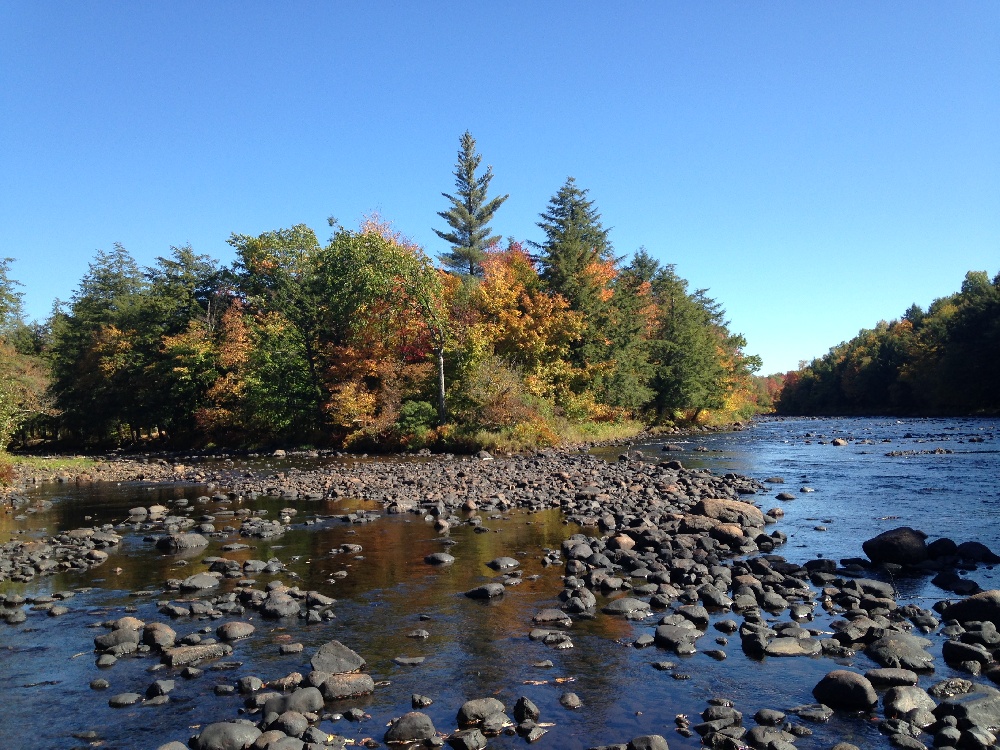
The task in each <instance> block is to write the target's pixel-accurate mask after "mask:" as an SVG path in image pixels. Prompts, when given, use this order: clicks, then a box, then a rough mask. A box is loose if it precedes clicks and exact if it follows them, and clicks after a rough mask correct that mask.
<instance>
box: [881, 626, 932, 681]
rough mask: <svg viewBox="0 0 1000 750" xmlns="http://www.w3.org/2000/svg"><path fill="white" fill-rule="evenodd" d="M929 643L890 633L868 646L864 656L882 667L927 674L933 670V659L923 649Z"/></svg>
mask: <svg viewBox="0 0 1000 750" xmlns="http://www.w3.org/2000/svg"><path fill="white" fill-rule="evenodd" d="M929 643H930V642H929V641H928V640H927V639H926V638H919V637H917V636H914V635H907V634H904V633H890V634H889V635H886V636H883V637H882V638H879V639H878V640H877V641H875V642H873V643H871V644H869V645H868V647H867V648H865V654H867V655H868V656H869V657H870V658H871V659H872V660H873V661H875V662H876V663H878V664H880V665H882V666H883V667H892V668H895V669H910V670H913V671H914V672H929V671H933V669H934V657H933V656H931V654H930V653H928V652H927V651H926V650H925V648H924V646H925V645H929Z"/></svg>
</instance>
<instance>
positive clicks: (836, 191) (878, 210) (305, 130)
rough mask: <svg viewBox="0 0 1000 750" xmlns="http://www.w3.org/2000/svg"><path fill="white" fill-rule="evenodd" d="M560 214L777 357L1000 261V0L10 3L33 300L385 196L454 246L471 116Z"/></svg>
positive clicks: (353, 212) (27, 285)
mask: <svg viewBox="0 0 1000 750" xmlns="http://www.w3.org/2000/svg"><path fill="white" fill-rule="evenodd" d="M466 129H469V130H470V131H471V132H472V134H473V135H474V136H475V138H476V140H477V143H478V147H479V151H480V153H482V155H483V157H484V162H485V163H489V164H491V165H492V166H493V171H494V174H495V179H494V181H493V184H492V188H491V192H492V193H493V194H499V193H510V196H511V197H510V199H509V200H508V201H507V202H506V203H505V204H504V206H503V207H502V208H501V209H500V211H499V212H498V213H497V216H496V217H495V220H494V222H493V228H494V230H495V231H496V232H498V233H500V234H502V235H504V236H514V237H516V238H518V239H522V240H524V239H535V240H537V239H541V233H540V231H539V230H538V229H537V228H536V226H535V222H536V221H537V220H538V214H539V213H540V212H541V211H543V210H544V209H545V206H546V204H547V202H548V200H549V198H550V197H551V196H552V195H553V194H554V193H555V192H556V191H557V190H558V188H559V187H560V185H562V183H563V182H564V181H565V179H566V177H567V176H570V175H572V176H574V177H575V178H576V180H577V182H578V184H579V185H580V186H581V187H584V188H587V189H589V190H590V197H591V198H593V199H594V200H595V202H596V205H597V206H598V208H599V210H600V211H601V213H602V215H603V219H604V222H605V225H606V226H610V227H612V232H611V239H612V242H613V243H614V246H615V249H616V251H617V252H618V253H619V254H622V255H626V254H631V253H632V252H634V251H635V250H636V249H637V248H639V247H640V246H645V247H646V248H647V250H649V252H650V253H652V254H653V255H654V256H655V257H656V258H658V259H660V260H661V261H662V262H665V263H674V264H676V266H677V271H678V273H680V275H681V276H683V277H685V278H687V279H688V280H689V281H690V282H691V284H692V286H693V287H696V288H701V287H707V288H708V289H709V290H710V294H711V296H713V297H715V298H716V299H718V300H719V301H720V302H721V303H722V304H723V306H724V307H725V308H726V310H727V312H728V316H729V318H730V320H731V321H732V326H731V327H732V328H733V330H735V331H740V332H742V333H743V334H744V335H745V336H746V337H747V339H748V347H747V350H748V351H749V352H751V353H757V354H760V355H761V356H762V357H763V360H764V372H774V371H783V370H787V369H790V368H794V367H795V366H796V365H797V363H798V361H799V360H801V359H811V358H812V357H814V356H817V355H821V354H823V353H825V352H826V351H827V349H829V347H831V346H833V345H835V344H837V343H839V342H841V341H844V340H846V339H849V338H850V337H852V336H853V335H854V334H856V333H857V332H858V330H859V329H861V328H865V327H872V326H873V325H874V324H875V323H876V322H877V321H878V320H880V319H891V318H894V317H899V316H900V315H901V314H902V313H903V311H904V310H905V309H906V308H907V307H908V306H909V305H910V303H912V302H918V303H920V304H923V305H926V304H927V303H929V302H930V301H931V300H932V299H933V298H935V297H939V296H943V295H946V294H950V293H951V292H954V291H956V290H957V289H958V288H959V286H960V284H961V281H962V278H963V277H964V275H965V272H966V271H968V270H970V269H976V270H986V271H988V272H989V273H990V275H991V276H992V275H993V274H995V273H997V272H998V271H1000V3H996V2H992V1H991V2H958V3H937V2H935V3H924V2H906V3H901V2H892V3H880V2H871V3H853V4H847V3H801V2H754V3H736V2H716V3H681V2H662V3H630V2H620V3H619V2H614V3H608V2H580V1H577V2H546V3H538V2H521V3H518V2H510V3H474V2H465V3H451V2H448V3H446V2H398V3H389V2H382V3H378V2H374V3H347V2H336V3H334V2H324V3H308V2H298V3H289V4H285V3H280V4H279V3H264V2H249V3H243V2H240V3H230V2H212V3H202V2H183V1H182V2H170V3H165V2H142V3H140V2H69V1H68V0H67V1H65V2H49V3H38V2H34V1H31V2H21V1H20V0H0V144H2V147H0V175H2V179H0V253H2V255H7V256H12V257H14V258H16V259H17V261H16V262H15V263H14V264H13V266H12V275H13V276H14V277H15V278H17V279H19V280H20V281H21V282H23V284H24V288H23V291H24V292H25V302H26V309H27V312H28V315H29V317H33V318H39V319H42V318H44V317H46V316H47V315H48V312H49V310H50V309H51V305H52V302H53V299H55V298H57V297H58V298H61V299H64V300H65V299H68V298H69V297H70V296H71V295H72V293H73V290H74V288H75V287H76V285H77V283H78V281H79V280H80V278H81V276H82V275H83V274H84V273H85V272H86V270H87V265H88V263H89V262H90V260H91V259H92V258H93V256H94V253H95V252H96V250H97V249H110V248H111V246H112V244H113V243H114V242H121V243H122V244H124V245H125V247H126V248H127V249H128V250H129V251H130V252H131V253H132V254H133V255H134V256H135V257H136V258H137V260H138V261H139V262H140V263H141V264H143V265H149V264H152V263H153V262H154V259H155V258H156V257H157V256H160V255H167V254H168V253H169V250H170V247H171V246H172V245H176V246H179V245H184V244H188V243H190V244H191V245H192V247H194V249H195V250H196V251H198V252H202V253H207V254H209V255H212V256H214V257H216V258H219V259H221V260H223V261H225V262H228V261H230V260H231V259H232V254H231V252H230V248H229V246H228V245H227V244H226V239H227V238H228V237H229V235H230V234H231V233H233V232H236V233H241V234H257V233H260V232H263V231H267V230H270V229H277V228H280V227H287V226H291V225H292V224H296V223H306V224H309V225H310V226H312V227H313V228H315V229H316V230H317V232H318V233H319V234H320V236H321V237H326V236H327V234H328V229H327V227H326V217H327V216H330V215H335V216H336V217H338V218H339V219H340V221H341V222H342V223H343V224H344V225H345V226H349V227H350V226H356V224H357V222H358V221H359V220H360V219H361V217H362V216H364V215H365V214H367V213H370V212H372V211H379V212H380V213H381V214H382V215H383V216H384V217H385V218H387V219H391V220H392V221H393V222H394V224H395V226H396V228H397V229H399V230H401V231H403V232H404V233H406V234H407V235H409V236H410V237H412V238H413V239H415V240H416V241H418V242H420V243H421V244H422V245H423V246H424V247H425V248H426V250H427V251H428V252H429V253H431V254H437V253H440V252H443V251H445V250H446V249H447V248H446V246H445V244H444V243H443V241H441V240H439V239H438V238H437V237H436V235H434V233H433V232H432V227H437V228H442V229H443V228H444V223H443V221H442V220H440V219H439V218H438V217H437V216H436V212H437V211H441V210H444V209H445V208H446V207H447V206H446V201H445V200H444V199H443V198H442V197H441V195H440V194H441V193H442V192H451V191H452V189H453V187H454V178H453V175H452V171H453V169H454V163H455V159H456V155H457V151H458V140H459V136H460V135H461V133H462V132H463V131H464V130H466Z"/></svg>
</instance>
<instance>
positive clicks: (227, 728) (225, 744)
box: [192, 722, 261, 750]
mask: <svg viewBox="0 0 1000 750" xmlns="http://www.w3.org/2000/svg"><path fill="white" fill-rule="evenodd" d="M260 735H261V731H260V730H259V729H258V728H257V727H255V726H254V725H253V724H248V723H247V724H245V723H242V722H240V723H235V722H217V723H215V724H209V725H208V726H207V727H205V728H204V729H203V730H202V731H201V734H199V735H198V736H197V737H195V738H194V740H193V741H192V747H193V748H194V750H243V749H244V748H248V747H250V745H252V744H253V742H254V740H256V739H257V738H258V737H260Z"/></svg>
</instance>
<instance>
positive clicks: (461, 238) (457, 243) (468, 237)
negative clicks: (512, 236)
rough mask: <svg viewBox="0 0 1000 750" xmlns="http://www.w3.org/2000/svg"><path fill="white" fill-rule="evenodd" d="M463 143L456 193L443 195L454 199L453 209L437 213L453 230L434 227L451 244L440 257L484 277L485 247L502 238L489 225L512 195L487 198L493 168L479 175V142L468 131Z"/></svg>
mask: <svg viewBox="0 0 1000 750" xmlns="http://www.w3.org/2000/svg"><path fill="white" fill-rule="evenodd" d="M461 144H462V146H461V149H460V150H459V152H458V163H457V164H456V165H455V188H456V190H455V195H449V194H448V193H442V194H441V195H443V196H444V197H445V198H447V199H448V200H449V201H451V208H449V209H448V210H447V211H440V212H438V216H440V217H441V218H442V219H444V220H445V221H447V222H448V226H450V227H451V231H448V232H442V231H440V230H438V229H435V230H434V233H435V234H437V236H438V237H440V238H441V239H443V240H445V241H446V242H450V243H451V246H452V248H451V252H449V253H445V254H442V255H441V256H439V257H440V259H441V262H442V263H443V264H444V265H445V267H446V268H448V269H450V270H453V271H457V272H459V273H467V274H469V275H470V276H482V267H481V265H480V264H481V263H482V261H483V259H484V258H485V257H486V249H487V248H488V247H490V245H493V244H495V243H496V242H498V241H499V240H500V236H499V235H496V236H491V235H490V231H491V229H490V227H489V226H488V224H489V223H490V221H492V220H493V215H494V214H495V213H496V212H497V209H498V208H500V206H501V205H502V204H503V202H504V201H505V200H507V198H509V197H510V196H509V195H502V196H498V197H496V198H493V199H492V200H487V198H486V195H487V191H488V189H489V186H490V181H491V180H492V179H493V168H492V167H489V166H488V167H486V172H485V173H484V174H482V175H480V176H479V177H477V176H476V170H477V169H479V164H480V162H482V156H480V155H479V154H477V153H476V141H475V139H474V138H473V137H472V135H471V134H470V133H469V131H468V130H466V131H465V132H464V133H463V134H462V139H461Z"/></svg>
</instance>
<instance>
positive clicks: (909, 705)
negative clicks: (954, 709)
mask: <svg viewBox="0 0 1000 750" xmlns="http://www.w3.org/2000/svg"><path fill="white" fill-rule="evenodd" d="M882 706H883V708H884V709H885V715H886V716H887V717H889V718H898V717H905V716H906V715H907V714H909V713H910V712H912V711H916V710H923V711H933V710H934V708H935V707H936V706H937V703H935V702H934V699H933V698H931V697H930V696H929V695H928V694H927V691H925V690H923V689H921V688H919V687H916V686H915V685H901V686H898V687H893V688H889V690H888V691H887V692H886V694H885V695H884V696H883V697H882Z"/></svg>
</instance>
